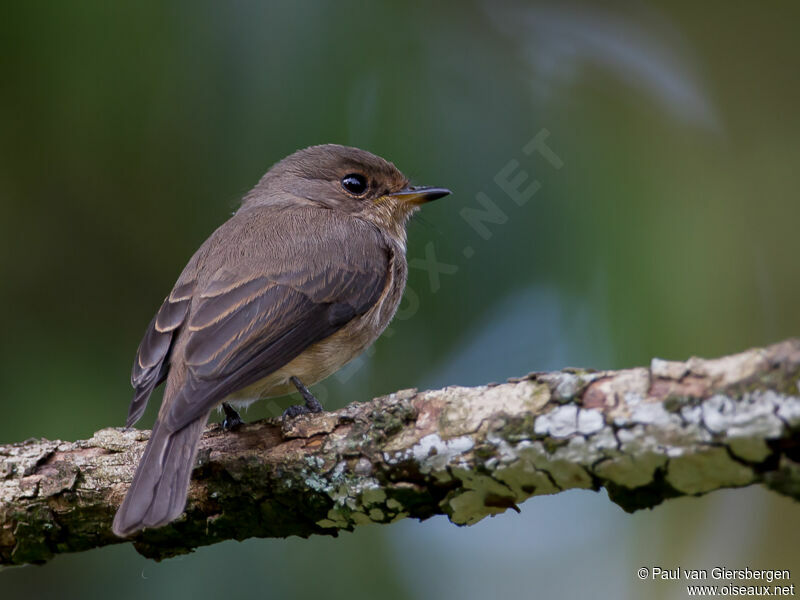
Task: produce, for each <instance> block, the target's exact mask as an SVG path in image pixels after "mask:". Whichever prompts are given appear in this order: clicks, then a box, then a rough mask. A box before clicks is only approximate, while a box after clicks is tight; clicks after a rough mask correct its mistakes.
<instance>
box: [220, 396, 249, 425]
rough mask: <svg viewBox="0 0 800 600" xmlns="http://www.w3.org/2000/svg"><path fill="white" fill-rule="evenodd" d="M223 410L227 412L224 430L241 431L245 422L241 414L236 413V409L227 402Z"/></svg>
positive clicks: (223, 423) (224, 403)
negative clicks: (240, 428)
mask: <svg viewBox="0 0 800 600" xmlns="http://www.w3.org/2000/svg"><path fill="white" fill-rule="evenodd" d="M222 410H224V411H225V420H224V421H222V429H224V430H225V431H235V430H236V429H239V427H241V426H242V425H244V421H242V417H240V416H239V413H238V412H236V409H235V408H233V407H232V406H231V405H230V404H228V403H227V402H223V403H222Z"/></svg>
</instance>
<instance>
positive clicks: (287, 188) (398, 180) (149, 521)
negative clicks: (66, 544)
mask: <svg viewBox="0 0 800 600" xmlns="http://www.w3.org/2000/svg"><path fill="white" fill-rule="evenodd" d="M450 193H451V192H450V190H448V189H445V188H440V187H432V186H412V185H411V184H410V183H409V180H408V178H407V177H406V176H405V175H403V174H402V173H401V172H400V171H399V170H398V169H397V168H396V167H395V166H394V165H393V164H392V163H391V162H389V161H387V160H385V159H383V158H381V157H379V156H377V155H375V154H372V153H370V152H367V151H365V150H361V149H358V148H353V147H348V146H341V145H337V144H323V145H318V146H310V147H308V148H305V149H302V150H298V151H297V152H295V153H293V154H291V155H289V156H287V157H286V158H284V159H283V160H281V161H280V162H278V163H276V164H275V165H273V166H272V167H271V168H270V169H269V170H268V171H267V173H266V174H265V175H264V176H263V177H262V178H261V179H260V180H259V182H258V183H257V184H256V186H255V187H254V188H253V189H252V190H251V191H250V192H248V193H247V194H246V195H245V196H244V198H243V199H242V202H241V206H240V207H239V208H238V210H237V211H236V212H235V213H234V214H233V215H232V216H231V218H230V219H228V220H227V221H226V222H225V223H223V224H222V225H221V226H220V227H219V228H218V229H217V230H216V231H214V233H212V234H211V236H210V237H209V238H208V239H207V240H206V241H205V242H204V243H203V244H202V245H201V246H200V248H199V249H198V250H197V251H196V252H195V254H194V255H193V256H192V257H191V259H190V260H189V262H188V263H187V265H186V267H185V268H184V269H183V271H182V272H181V274H180V276H179V277H178V279H177V281H176V283H175V285H174V287H173V288H172V290H171V291H170V293H169V294H168V295H167V297H166V298H165V299H164V301H163V303H162V304H161V306H160V308H159V309H158V311H157V312H156V314H155V316H154V317H153V319H152V321H151V322H150V324H149V325H148V327H147V330H146V332H145V334H144V337H143V339H142V341H141V343H140V345H139V347H138V350H137V353H136V358H135V360H134V365H133V370H132V373H131V384H132V385H133V388H134V395H133V399H132V400H131V403H130V407H129V410H128V417H127V421H126V427H132V426H133V425H134V424H135V423H136V422H137V421H138V420H139V419H140V417H141V416H142V413H143V412H144V410H145V408H146V406H147V402H148V399H149V398H150V395H151V394H152V392H153V390H154V389H155V388H156V387H158V386H159V385H160V384H161V383H164V382H165V389H164V396H163V400H162V403H161V407H160V409H159V411H158V416H157V418H156V421H155V424H154V425H153V428H152V431H151V434H150V438H149V441H148V443H147V446H146V447H145V450H144V453H143V454H142V456H141V458H140V460H139V463H138V465H137V468H136V472H135V474H134V477H133V480H132V482H131V485H130V487H129V488H128V490H127V493H126V495H125V498H124V500H123V501H122V504H121V505H120V507H119V509H118V510H117V513H116V515H115V517H114V521H113V524H112V531H113V533H114V534H115V535H117V536H119V537H129V536H131V535H134V534H135V533H137V532H139V531H141V530H143V529H146V528H157V527H162V526H164V525H167V524H168V523H170V522H172V521H174V520H175V519H176V518H178V517H179V516H180V515H181V513H182V512H183V511H184V509H185V505H186V497H187V493H188V488H189V481H190V478H191V471H192V467H193V465H194V462H195V460H196V455H197V448H198V444H199V441H200V438H201V436H202V433H203V430H204V428H205V425H206V422H207V420H208V417H209V415H210V414H211V412H212V411H213V410H214V409H216V408H222V409H223V410H224V411H225V414H226V418H225V422H224V425H225V426H226V428H229V429H235V428H236V427H237V426H238V425H239V424H240V423H241V419H240V418H239V415H238V413H237V412H236V408H240V407H244V406H247V405H249V404H250V403H251V402H254V401H256V400H260V399H264V398H271V397H276V396H283V395H286V394H288V393H290V392H292V391H294V390H295V389H296V390H297V391H299V392H300V395H301V396H302V398H303V400H304V404H302V405H297V406H291V407H289V408H288V409H287V410H286V411H285V412H284V415H283V418H284V419H291V418H294V417H295V416H297V415H299V414H302V413H309V412H312V413H313V412H320V411H322V406H321V405H320V403H319V402H318V401H317V400H316V398H315V397H314V396H313V394H312V393H311V392H310V391H309V390H308V387H307V386H310V385H313V384H314V383H316V382H318V381H321V380H322V379H324V378H325V377H327V376H329V375H331V374H332V373H334V372H335V371H337V370H338V369H339V368H341V367H342V366H344V365H345V364H346V363H348V362H349V361H350V360H352V359H353V358H355V357H356V356H358V355H359V354H360V353H361V352H363V351H364V350H365V349H366V348H367V347H368V346H369V345H370V344H372V343H373V342H374V341H375V340H376V339H377V338H378V336H380V334H381V333H382V332H383V331H384V329H385V328H386V326H387V325H388V324H389V322H390V321H391V320H392V317H393V316H394V314H395V312H396V310H397V307H398V305H399V303H400V299H401V297H402V294H403V290H404V288H405V285H406V279H407V275H408V267H407V263H406V226H407V223H408V221H409V219H410V217H411V216H412V215H413V214H414V213H415V212H417V211H418V210H419V208H420V207H421V206H422V205H423V204H425V203H426V202H429V201H432V200H436V199H438V198H441V197H443V196H446V195H448V194H450Z"/></svg>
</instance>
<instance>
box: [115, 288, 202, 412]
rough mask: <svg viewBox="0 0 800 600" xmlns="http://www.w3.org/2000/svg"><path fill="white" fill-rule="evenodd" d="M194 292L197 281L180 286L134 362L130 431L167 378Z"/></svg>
mask: <svg viewBox="0 0 800 600" xmlns="http://www.w3.org/2000/svg"><path fill="white" fill-rule="evenodd" d="M193 291H194V281H190V282H188V283H184V284H178V285H176V286H175V288H174V289H173V290H172V292H171V293H170V295H169V296H167V297H166V298H165V299H164V303H163V304H162V305H161V308H160V309H159V310H158V312H157V313H156V316H154V317H153V320H152V321H150V325H148V326H147V331H146V332H145V334H144V337H143V338H142V342H141V343H140V344H139V349H138V350H137V351H136V359H135V360H134V361H133V370H132V372H131V385H132V386H133V389H134V394H133V400H131V405H130V407H129V408H128V419H127V421H126V427H131V426H132V425H133V424H134V423H136V421H138V420H139V418H140V417H141V416H142V413H143V412H144V409H145V408H146V407H147V400H148V399H149V398H150V394H152V393H153V390H154V389H155V388H156V386H158V384H160V383H161V382H162V381H164V379H166V377H167V371H168V370H169V355H170V352H171V351H172V346H173V344H174V342H175V337H176V334H177V332H178V331H179V329H180V327H181V325H182V324H183V322H184V320H185V318H186V314H187V312H188V311H189V304H190V302H191V300H192V293H193Z"/></svg>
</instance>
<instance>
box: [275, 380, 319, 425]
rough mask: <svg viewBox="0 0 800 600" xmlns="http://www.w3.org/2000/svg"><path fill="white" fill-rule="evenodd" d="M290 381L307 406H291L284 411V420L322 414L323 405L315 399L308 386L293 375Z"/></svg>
mask: <svg viewBox="0 0 800 600" xmlns="http://www.w3.org/2000/svg"><path fill="white" fill-rule="evenodd" d="M289 381H291V382H292V384H294V387H296V388H297V391H298V392H300V395H301V396H302V397H303V400H305V402H306V404H305V406H303V405H302V404H295V405H293V406H290V407H289V408H287V409H286V410H285V411H283V417H284V418H287V417H289V418H291V417H296V416H297V415H303V414H306V413H318V412H322V405H321V404H320V403H319V400H317V399H316V398H314V394H312V393H311V392H310V391H309V390H308V388H307V387H306V386H304V385H303V382H302V381H300V380H299V379H298V378H297V377H295V376H294V375H292V376H291V377H289Z"/></svg>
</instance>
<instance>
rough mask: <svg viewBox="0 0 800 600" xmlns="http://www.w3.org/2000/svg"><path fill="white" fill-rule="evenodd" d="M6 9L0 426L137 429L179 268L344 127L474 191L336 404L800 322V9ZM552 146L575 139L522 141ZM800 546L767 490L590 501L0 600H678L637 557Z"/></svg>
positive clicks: (430, 248) (617, 362)
mask: <svg viewBox="0 0 800 600" xmlns="http://www.w3.org/2000/svg"><path fill="white" fill-rule="evenodd" d="M1 12H2V17H0V74H1V75H2V77H0V203H1V204H0V208H2V215H1V216H0V249H2V252H0V290H1V291H0V325H2V336H1V338H0V339H1V341H0V389H2V411H1V414H2V416H0V442H12V441H20V440H23V439H26V438H28V437H32V436H37V437H38V436H44V437H48V438H60V439H76V438H81V437H88V436H91V434H92V432H93V431H95V430H97V429H99V428H102V427H107V426H121V425H122V424H123V421H124V417H125V414H126V410H127V404H128V401H129V399H130V395H131V390H130V388H129V383H128V376H129V370H130V365H131V361H132V358H133V354H134V351H135V348H136V346H137V344H138V342H139V338H140V336H141V334H142V333H143V331H144V329H145V326H146V324H147V323H148V321H149V319H150V318H151V316H152V314H153V312H154V311H155V309H156V308H157V307H158V305H159V304H160V302H161V300H162V298H163V297H164V295H165V294H166V293H167V291H168V290H169V289H170V287H171V285H172V283H173V281H174V280H175V278H176V276H177V275H178V273H179V272H180V270H181V269H182V267H183V265H184V264H185V262H186V260H187V259H188V258H189V256H191V254H192V253H193V251H194V250H195V248H196V247H197V246H198V245H199V244H200V243H201V242H202V241H203V240H204V239H205V238H206V236H207V235H208V234H209V233H210V232H211V231H213V229H214V228H215V227H216V226H217V225H219V224H220V223H221V222H222V221H224V220H225V219H226V217H227V216H228V215H229V214H230V213H231V212H232V211H233V210H235V209H236V207H237V203H238V201H239V199H240V198H241V196H242V195H243V194H244V193H245V192H247V190H248V189H249V188H250V187H251V186H252V185H253V184H254V183H255V182H256V181H257V180H258V179H259V177H260V176H261V175H262V173H263V172H264V171H265V170H266V169H267V168H268V167H269V166H270V165H271V164H273V163H274V162H276V161H277V160H279V159H280V158H282V157H283V156H285V155H287V154H289V153H291V152H292V151H294V150H295V149H297V148H300V147H304V146H307V145H310V144H315V143H322V142H339V143H344V144H351V145H356V146H360V147H363V148H366V149H368V150H371V151H373V152H376V153H378V154H381V155H383V156H385V157H387V158H389V159H390V160H393V161H394V162H395V163H396V164H397V165H398V166H399V167H400V168H401V169H402V170H403V171H405V172H406V174H408V175H410V176H411V177H412V179H413V180H414V181H415V182H416V183H420V184H432V185H441V186H447V187H450V188H451V189H452V190H453V192H454V194H453V195H452V196H450V197H448V198H446V199H444V200H442V201H439V202H437V203H435V204H433V205H430V206H428V207H426V208H425V211H424V214H422V215H421V216H420V217H419V218H418V219H417V220H415V221H414V223H413V224H412V226H411V229H410V242H409V249H408V255H409V259H410V260H412V261H414V260H416V261H418V262H412V265H416V266H417V268H412V269H411V275H410V281H409V295H408V297H407V298H406V300H405V301H404V304H403V306H402V308H401V311H400V314H399V317H398V319H397V320H396V321H395V322H394V323H393V325H392V328H391V331H390V332H389V335H387V336H385V337H383V338H381V340H379V341H378V342H377V343H376V345H375V346H374V352H372V353H371V355H370V356H368V357H366V358H365V359H364V360H361V361H358V362H357V363H355V364H354V365H353V366H352V368H349V369H347V370H345V371H344V372H343V373H341V374H340V375H339V376H338V377H332V378H331V379H330V380H329V381H327V382H326V383H325V384H324V385H323V386H318V388H317V393H318V394H319V395H320V396H322V397H323V398H324V400H325V404H326V407H328V408H337V407H341V406H343V405H345V404H346V403H348V402H351V401H354V400H364V399H367V398H370V397H372V396H375V395H380V394H384V393H389V392H391V391H394V390H396V389H400V388H405V387H421V388H425V387H439V386H443V385H447V384H465V385H469V384H480V383H485V382H489V381H497V380H503V379H505V378H507V377H510V376H518V375H522V374H524V373H526V372H528V371H532V370H546V369H557V368H561V367H564V366H568V365H580V366H587V367H596V368H619V367H627V366H634V365H642V364H648V362H649V360H650V358H651V357H653V356H660V357H664V358H674V359H683V358H686V357H688V356H690V355H692V354H697V355H705V356H714V355H721V354H725V353H730V352H735V351H738V350H742V349H744V348H747V347H750V346H754V345H762V344H767V343H771V342H775V341H778V340H780V339H783V338H786V337H790V336H793V335H798V334H799V333H800V276H799V275H800V273H799V272H798V267H797V261H798V256H800V240H799V239H798V238H799V232H798V229H799V227H798V226H799V225H800V201H798V192H797V190H798V187H800V168H798V167H800V144H798V140H799V139H800V117H798V108H797V107H798V106H800V47H799V44H798V37H797V22H798V17H800V8H798V5H797V3H796V2H791V1H786V2H773V3H768V4H764V5H762V4H758V3H728V2H707V3H696V2H667V1H666V0H664V1H656V2H650V3H640V2H636V3H626V2H617V3H603V5H602V7H601V6H600V5H598V4H597V3H590V2H587V3H563V2H555V1H553V2H522V1H519V2H490V1H489V0H485V1H483V2H481V1H468V2H446V3H445V2H442V3H425V4H423V3H420V4H417V3H402V4H401V3H397V4H395V3H390V2H373V3H357V2H349V1H344V2H343V1H337V2H332V1H329V2H325V1H319V2H308V3H272V4H268V3H256V2H226V3H221V2H171V3H155V2H154V3H135V4H134V3H131V4H129V5H127V6H126V5H123V4H122V3H109V2H99V1H98V2H72V3H50V4H46V3H45V4H42V3H33V2H20V3H14V4H10V3H9V4H5V5H4V7H3V8H2V9H1ZM536 135H541V136H545V137H546V143H547V145H548V147H549V148H550V149H551V150H552V152H553V153H554V154H555V156H556V157H557V160H554V157H553V156H550V158H549V159H548V158H547V157H546V156H544V155H542V154H541V153H538V152H534V153H531V154H526V153H525V152H523V147H524V146H525V145H526V144H527V143H529V142H530V141H531V140H532V139H533V138H534V137H535V136H536ZM540 139H543V138H540ZM510 161H516V163H512V168H513V169H514V170H513V173H512V176H513V175H516V176H519V177H523V176H527V180H526V181H525V183H524V184H523V185H522V186H521V187H522V188H524V189H528V188H527V186H528V185H538V189H536V188H530V190H531V191H532V190H534V189H536V192H535V193H533V195H532V196H530V197H529V199H528V201H527V202H524V203H523V204H522V205H521V206H520V205H518V204H517V203H515V202H514V200H513V199H512V198H511V197H510V196H509V195H508V194H507V193H506V192H504V191H503V190H502V189H501V188H500V187H499V186H498V184H497V183H496V178H497V176H498V173H500V172H501V169H503V167H504V166H506V165H508V164H509V162H510ZM556 165H560V168H556ZM520 173H524V175H520ZM534 182H535V183H534ZM479 192H482V193H483V194H486V196H487V197H489V198H491V199H492V201H493V202H494V203H495V204H496V206H497V207H498V210H499V212H497V213H496V214H495V221H496V222H494V223H487V224H486V230H482V229H480V228H478V229H476V228H474V227H472V226H471V225H470V224H469V222H468V221H467V220H465V219H464V217H463V215H462V211H463V210H464V209H478V208H480V204H479V201H478V200H477V194H478V193H479ZM487 234H488V235H487ZM426 252H427V253H428V254H427V256H428V257H431V256H434V257H435V258H436V260H437V262H438V263H444V265H446V266H441V265H440V266H441V267H442V268H443V269H445V272H441V273H439V271H438V270H437V271H436V273H437V274H438V278H437V277H435V276H432V273H431V271H429V270H426V269H425V268H420V267H421V266H422V265H425V264H428V263H427V262H425V257H426ZM155 400H156V402H155V404H157V403H158V398H156V399H155ZM288 403H289V400H286V401H281V402H278V403H276V404H273V405H264V406H261V407H259V408H252V409H251V410H250V411H249V413H247V418H249V419H254V418H260V417H264V416H268V415H269V414H271V413H272V412H274V411H276V410H280V409H281V408H282V407H284V406H286V405H287V404H288ZM152 404H153V403H151V405H152ZM153 415H154V409H153V407H152V406H151V409H150V410H148V413H147V415H146V417H145V419H144V420H143V421H142V422H141V423H140V426H143V427H148V426H149V425H150V424H152V420H153ZM798 534H800V507H799V506H798V505H797V504H795V503H793V502H791V501H789V500H787V499H785V498H782V497H779V496H777V495H775V494H772V493H770V492H767V491H766V490H763V489H757V488H752V489H745V490H734V491H725V492H717V493H713V494H710V495H708V496H706V497H703V498H699V499H695V498H690V499H681V500H675V501H671V502H668V503H666V504H664V505H662V506H660V507H658V508H656V509H654V510H652V511H644V512H640V513H637V514H635V515H627V514H625V513H623V512H622V511H621V510H620V509H619V508H618V507H616V505H613V504H611V503H610V502H609V501H608V499H607V498H606V496H605V493H602V492H601V493H599V494H598V493H593V492H570V493H565V494H559V495H557V496H553V497H542V498H534V499H531V500H529V501H528V502H526V503H525V504H524V505H523V507H522V514H519V515H517V514H515V513H511V514H504V515H501V516H498V517H495V518H491V519H486V520H485V521H483V522H481V523H480V524H478V525H476V526H474V527H471V528H461V529H459V528H456V527H455V526H453V525H451V524H449V523H448V522H447V520H446V519H445V518H443V517H441V518H434V519H431V520H429V521H427V522H424V523H419V522H415V521H413V522H412V521H406V522H400V523H396V524H394V525H392V526H385V527H384V526H382V527H378V526H372V527H362V528H359V529H358V530H357V531H355V532H354V533H352V534H344V535H342V536H340V537H339V538H338V539H327V538H326V539H323V538H317V539H309V540H300V539H288V540H249V541H246V542H244V543H236V542H229V543H224V544H219V545H216V546H212V547H207V548H201V549H199V550H198V551H196V552H195V553H194V554H192V555H188V556H185V557H182V558H176V559H173V560H169V561H166V562H163V563H154V562H150V561H146V560H145V559H143V558H141V557H139V556H138V555H137V554H136V553H135V551H134V550H133V548H132V547H131V546H130V545H120V546H115V547H109V548H103V549H99V550H95V551H92V552H86V553H83V554H77V555H69V556H60V557H57V558H56V559H55V560H53V561H52V562H51V563H49V564H47V565H46V566H44V567H25V568H18V569H12V570H7V571H5V572H3V573H1V574H0V596H2V597H3V598H4V599H12V598H33V597H36V598H65V597H82V598H92V597H106V596H107V595H108V594H110V593H113V595H114V597H115V598H119V599H124V598H139V597H144V596H147V597H151V598H157V597H167V596H169V597H170V598H176V599H178V598H193V599H200V598H217V597H220V596H221V595H223V594H226V595H230V596H232V597H243V598H246V597H258V598H267V597H271V598H308V597H315V598H348V599H358V598H369V599H374V598H387V599H395V598H396V599H447V598H478V597H521V598H534V597H582V596H585V595H589V594H591V595H592V596H594V597H599V598H640V597H649V598H684V597H685V596H686V594H685V591H684V589H683V587H682V586H681V585H679V584H676V583H669V582H665V583H658V582H644V583H643V582H640V581H639V580H638V579H637V577H636V570H637V569H638V568H639V567H641V566H652V565H660V566H664V567H671V568H674V567H677V566H681V567H688V568H702V567H706V568H710V567H713V566H724V567H730V568H738V567H743V566H749V567H753V568H756V567H758V568H787V569H792V570H793V571H792V572H793V575H794V577H795V579H794V581H795V582H797V583H798V584H800V578H798V573H800V571H799V570H800V546H798V544H797V540H798Z"/></svg>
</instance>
